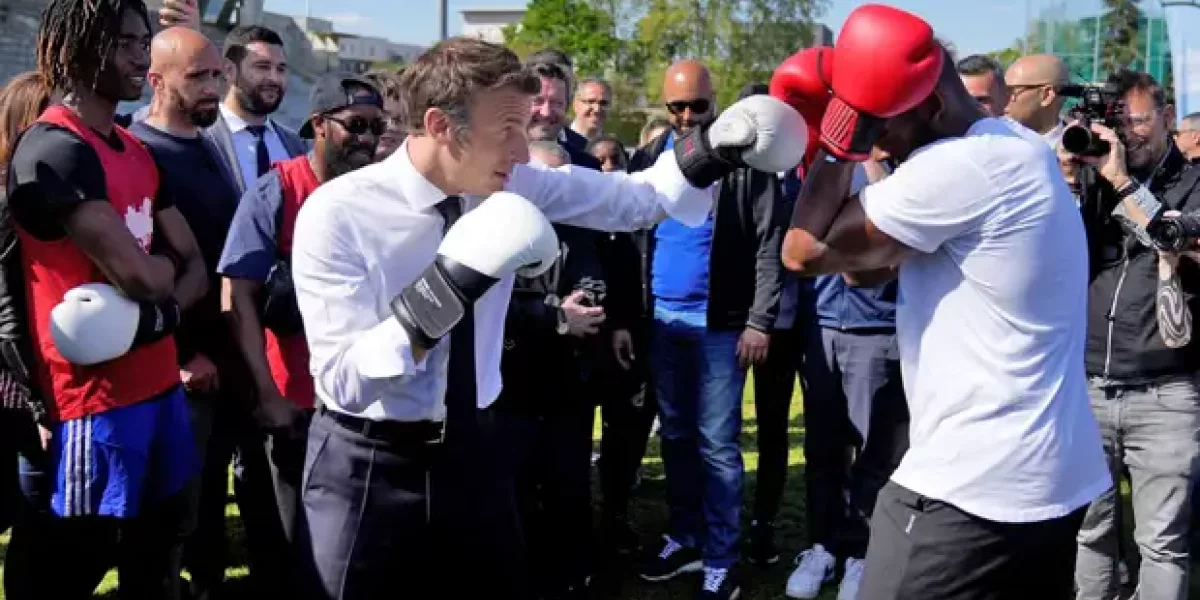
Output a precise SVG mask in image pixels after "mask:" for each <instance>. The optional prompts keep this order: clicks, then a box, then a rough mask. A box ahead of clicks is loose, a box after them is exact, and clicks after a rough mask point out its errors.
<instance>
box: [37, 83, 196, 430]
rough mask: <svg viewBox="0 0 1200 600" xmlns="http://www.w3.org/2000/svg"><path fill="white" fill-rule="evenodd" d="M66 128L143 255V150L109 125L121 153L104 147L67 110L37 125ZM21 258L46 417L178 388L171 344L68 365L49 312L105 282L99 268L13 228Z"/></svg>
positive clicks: (147, 201) (146, 230) (150, 219)
mask: <svg viewBox="0 0 1200 600" xmlns="http://www.w3.org/2000/svg"><path fill="white" fill-rule="evenodd" d="M38 121H40V122H42V123H50V124H53V125H57V126H59V127H62V128H64V129H67V130H69V131H71V132H72V133H74V134H75V135H77V136H79V138H80V139H82V140H83V141H84V142H86V143H87V144H88V145H89V146H91V147H92V149H93V150H95V152H96V155H97V156H99V157H100V165H101V167H103V168H104V179H105V185H106V188H107V191H108V201H109V203H110V204H112V207H113V210H115V211H116V212H117V214H118V215H121V216H122V217H124V219H125V225H126V227H129V230H130V233H132V234H133V235H134V237H135V238H137V240H138V243H140V244H141V246H142V249H143V250H146V251H149V248H150V241H151V237H152V236H153V234H154V216H153V213H154V207H153V203H154V200H153V198H154V197H155V196H156V194H157V193H158V169H157V167H156V166H155V164H154V159H153V158H152V157H151V155H150V152H149V151H148V150H146V148H145V147H144V146H142V144H141V142H139V141H138V140H137V138H135V137H133V135H131V134H130V133H129V132H128V131H125V129H123V128H121V127H116V126H114V127H113V131H114V135H115V136H116V137H117V138H118V139H120V141H121V145H122V146H123V148H122V149H121V150H117V149H115V148H113V147H112V146H110V145H108V143H106V142H105V141H104V140H103V139H101V137H100V136H99V134H97V133H96V132H95V131H93V130H92V128H91V127H89V126H88V125H87V124H86V123H84V122H83V121H82V120H81V119H80V118H79V117H78V116H77V115H76V114H75V113H74V112H72V111H71V110H70V109H67V108H64V107H62V106H52V107H50V108H49V109H47V110H46V112H44V113H42V116H41V117H40V118H39V119H38ZM17 233H18V236H19V239H20V242H21V260H22V264H23V267H24V272H25V281H26V298H27V300H28V304H29V309H28V310H29V318H30V320H31V322H32V323H34V324H35V326H34V327H31V328H30V329H31V330H32V337H33V345H34V348H35V350H34V353H35V354H36V360H37V363H38V365H37V366H38V371H39V375H40V377H41V381H42V389H45V390H51V391H52V394H53V401H52V402H51V405H52V412H54V413H55V416H56V417H57V418H58V420H59V421H69V420H72V419H78V418H80V417H84V416H87V415H93V414H98V413H102V412H105V411H107V410H111V409H113V408H118V407H122V406H128V405H130V404H137V403H138V402H143V401H145V400H149V399H150V398H153V397H155V396H157V395H159V394H161V393H163V392H165V391H167V390H169V389H171V388H172V387H173V386H176V385H179V381H180V380H179V366H178V364H177V362H176V355H175V340H174V338H172V337H167V338H165V339H162V340H159V341H158V342H155V343H153V344H148V345H146V346H142V347H140V348H137V349H135V350H133V351H132V352H130V353H128V354H126V355H125V356H122V357H120V358H117V359H115V360H111V361H109V362H106V363H102V364H99V365H93V366H90V367H81V366H77V365H72V364H71V363H68V362H67V361H66V360H65V359H64V358H63V357H62V355H60V354H59V353H58V349H57V348H56V347H55V346H54V340H53V338H52V337H51V335H50V311H51V310H52V309H53V308H54V307H55V306H56V305H57V304H58V303H59V302H61V301H62V298H63V295H64V294H66V292H67V291H68V290H71V289H73V288H75V287H77V286H79V285H82V284H84V283H93V282H100V283H109V281H108V278H107V277H105V276H104V274H103V273H102V272H101V271H100V268H99V267H98V266H96V264H95V263H93V262H92V260H91V259H90V258H88V257H87V255H85V254H84V253H83V251H82V250H80V249H79V247H78V246H76V245H75V242H73V241H71V239H70V238H68V237H63V238H62V239H59V240H53V241H42V240H38V239H36V238H34V237H33V236H32V235H29V234H28V232H26V231H24V230H23V229H21V228H20V227H18V228H17Z"/></svg>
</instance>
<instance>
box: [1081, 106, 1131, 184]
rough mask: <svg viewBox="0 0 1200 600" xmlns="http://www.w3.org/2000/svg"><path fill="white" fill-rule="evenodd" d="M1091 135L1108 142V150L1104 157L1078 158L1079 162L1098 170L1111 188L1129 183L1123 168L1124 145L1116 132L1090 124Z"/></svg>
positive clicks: (1096, 124)
mask: <svg viewBox="0 0 1200 600" xmlns="http://www.w3.org/2000/svg"><path fill="white" fill-rule="evenodd" d="M1092 133H1095V134H1096V136H1097V137H1099V138H1100V139H1102V140H1104V141H1106V142H1108V146H1109V150H1108V154H1107V155H1105V156H1078V157H1077V158H1078V159H1079V160H1080V161H1083V162H1085V163H1087V164H1089V165H1092V166H1094V167H1096V168H1097V169H1099V170H1100V176H1101V177H1103V178H1105V179H1107V180H1108V182H1109V183H1110V184H1112V186H1113V188H1115V189H1118V190H1119V189H1121V188H1122V187H1123V186H1125V185H1126V184H1128V183H1129V181H1130V179H1129V171H1128V170H1126V168H1125V144H1122V143H1121V138H1120V137H1119V136H1118V135H1117V132H1115V131H1113V130H1112V129H1109V128H1108V127H1105V126H1103V125H1101V124H1099V123H1092Z"/></svg>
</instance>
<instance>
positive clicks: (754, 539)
mask: <svg viewBox="0 0 1200 600" xmlns="http://www.w3.org/2000/svg"><path fill="white" fill-rule="evenodd" d="M746 558H748V559H749V560H750V562H751V563H753V564H755V565H758V566H760V567H765V566H768V565H773V564H775V563H777V562H779V549H778V548H776V547H775V526H774V525H772V524H771V523H763V522H761V521H753V522H752V523H751V524H750V548H749V550H748V551H747V552H746Z"/></svg>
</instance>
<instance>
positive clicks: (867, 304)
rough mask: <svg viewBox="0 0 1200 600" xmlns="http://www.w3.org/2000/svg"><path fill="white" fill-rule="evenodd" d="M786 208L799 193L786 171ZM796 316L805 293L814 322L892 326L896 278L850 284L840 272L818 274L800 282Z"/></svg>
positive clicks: (796, 179) (846, 327)
mask: <svg viewBox="0 0 1200 600" xmlns="http://www.w3.org/2000/svg"><path fill="white" fill-rule="evenodd" d="M783 189H784V197H785V202H786V204H787V205H788V207H789V208H788V212H791V208H790V207H791V206H795V202H796V198H797V197H798V196H799V193H800V178H799V177H798V176H797V175H796V171H795V170H792V171H789V172H788V173H787V174H786V175H785V177H784V182H783ZM799 291H800V297H801V301H800V305H801V308H800V310H799V311H798V318H802V317H800V315H803V313H804V312H805V310H804V307H803V305H804V304H805V303H806V302H805V296H807V297H808V298H807V300H809V301H811V302H812V303H813V310H814V311H815V312H816V317H817V323H818V324H820V325H821V327H829V328H833V329H842V330H854V329H895V327H896V282H895V280H893V281H890V282H888V283H885V284H884V285H881V286H879V287H873V288H869V287H861V288H856V287H851V286H849V285H847V284H846V280H844V279H842V276H841V275H821V276H819V277H814V278H812V279H810V280H807V281H804V282H802V284H801V286H800V290H799Z"/></svg>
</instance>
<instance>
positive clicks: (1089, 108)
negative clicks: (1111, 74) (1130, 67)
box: [1059, 85, 1125, 156]
mask: <svg viewBox="0 0 1200 600" xmlns="http://www.w3.org/2000/svg"><path fill="white" fill-rule="evenodd" d="M1059 93H1060V94H1062V95H1063V96H1066V97H1068V98H1079V99H1080V100H1081V101H1080V103H1079V105H1078V106H1076V107H1075V108H1073V109H1071V111H1070V112H1069V113H1068V114H1069V116H1070V117H1071V119H1072V120H1076V119H1077V120H1078V121H1079V123H1078V124H1076V125H1072V126H1070V127H1068V128H1066V129H1065V130H1063V135H1062V146H1063V149H1064V150H1066V151H1067V152H1070V153H1071V154H1078V155H1080V156H1105V155H1107V154H1108V152H1109V150H1110V149H1111V148H1110V147H1109V143H1108V142H1106V141H1104V140H1102V139H1100V137H1099V136H1097V135H1096V134H1095V132H1093V131H1092V123H1100V124H1102V125H1104V126H1105V127H1108V128H1109V129H1112V130H1113V131H1115V132H1117V136H1118V137H1120V138H1121V139H1125V136H1124V132H1123V131H1122V126H1123V120H1122V119H1121V113H1122V112H1123V111H1124V110H1125V105H1124V102H1123V101H1122V100H1121V94H1119V93H1118V92H1117V90H1116V87H1115V86H1112V85H1104V86H1096V85H1068V86H1064V87H1063V88H1062V89H1061V90H1059Z"/></svg>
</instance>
